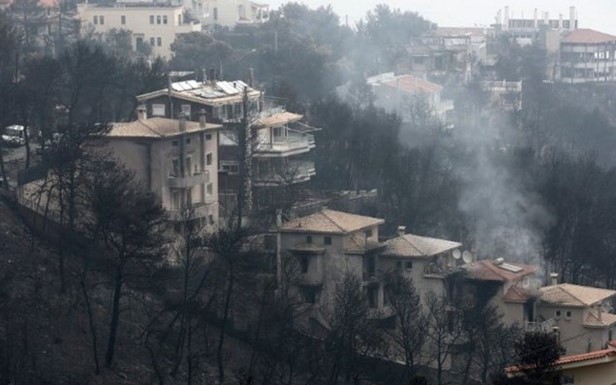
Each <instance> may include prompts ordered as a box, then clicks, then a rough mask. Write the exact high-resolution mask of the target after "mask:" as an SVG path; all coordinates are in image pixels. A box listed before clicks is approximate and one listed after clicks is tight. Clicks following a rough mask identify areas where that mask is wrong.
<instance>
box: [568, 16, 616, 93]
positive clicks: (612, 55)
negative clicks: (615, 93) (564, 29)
mask: <svg viewBox="0 0 616 385" xmlns="http://www.w3.org/2000/svg"><path fill="white" fill-rule="evenodd" d="M557 68H558V71H557V74H556V76H557V80H559V81H561V82H563V83H571V84H576V83H592V82H613V81H614V80H616V36H614V35H610V34H607V33H603V32H599V31H595V30H592V29H585V28H581V29H576V30H575V31H572V32H570V33H569V34H567V35H566V36H565V37H564V38H563V39H562V40H561V41H560V58H559V64H558V65H557Z"/></svg>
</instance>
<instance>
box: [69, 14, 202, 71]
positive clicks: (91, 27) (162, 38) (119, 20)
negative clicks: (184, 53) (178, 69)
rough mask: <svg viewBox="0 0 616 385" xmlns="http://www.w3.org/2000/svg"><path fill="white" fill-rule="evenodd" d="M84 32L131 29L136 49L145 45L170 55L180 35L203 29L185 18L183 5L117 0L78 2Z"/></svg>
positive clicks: (166, 56) (101, 32)
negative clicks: (109, 3)
mask: <svg viewBox="0 0 616 385" xmlns="http://www.w3.org/2000/svg"><path fill="white" fill-rule="evenodd" d="M77 13H78V18H79V20H80V22H81V33H82V34H84V33H88V32H91V31H93V32H94V33H96V34H103V33H107V32H109V31H111V30H112V29H115V30H128V31H130V32H131V44H132V48H133V50H135V51H140V50H142V48H143V47H144V46H145V45H149V46H150V47H151V48H152V54H153V55H154V56H161V57H163V58H166V59H169V58H171V54H172V53H171V43H173V41H174V40H175V38H176V36H177V35H180V34H183V33H190V32H196V31H201V24H200V23H199V22H194V21H190V20H187V19H186V18H185V8H184V7H183V6H176V5H168V4H164V3H138V2H136V3H121V2H118V3H115V4H114V5H112V6H106V5H97V4H88V3H85V4H78V5H77Z"/></svg>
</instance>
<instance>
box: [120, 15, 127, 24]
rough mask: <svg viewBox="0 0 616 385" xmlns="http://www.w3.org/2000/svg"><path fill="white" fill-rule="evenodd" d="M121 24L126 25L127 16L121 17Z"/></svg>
mask: <svg viewBox="0 0 616 385" xmlns="http://www.w3.org/2000/svg"><path fill="white" fill-rule="evenodd" d="M120 24H122V25H124V24H126V16H124V15H122V16H120Z"/></svg>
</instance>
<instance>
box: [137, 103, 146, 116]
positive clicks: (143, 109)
mask: <svg viewBox="0 0 616 385" xmlns="http://www.w3.org/2000/svg"><path fill="white" fill-rule="evenodd" d="M147 118H148V109H147V108H146V107H145V105H143V104H140V105H139V106H138V107H137V119H138V120H146V119H147Z"/></svg>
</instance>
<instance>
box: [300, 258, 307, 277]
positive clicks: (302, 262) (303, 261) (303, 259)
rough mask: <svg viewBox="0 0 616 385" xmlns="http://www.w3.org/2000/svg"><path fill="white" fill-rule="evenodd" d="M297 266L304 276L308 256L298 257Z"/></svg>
mask: <svg viewBox="0 0 616 385" xmlns="http://www.w3.org/2000/svg"><path fill="white" fill-rule="evenodd" d="M299 265H300V267H301V269H302V273H303V274H306V273H307V272H308V256H307V255H302V256H300V257H299Z"/></svg>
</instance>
